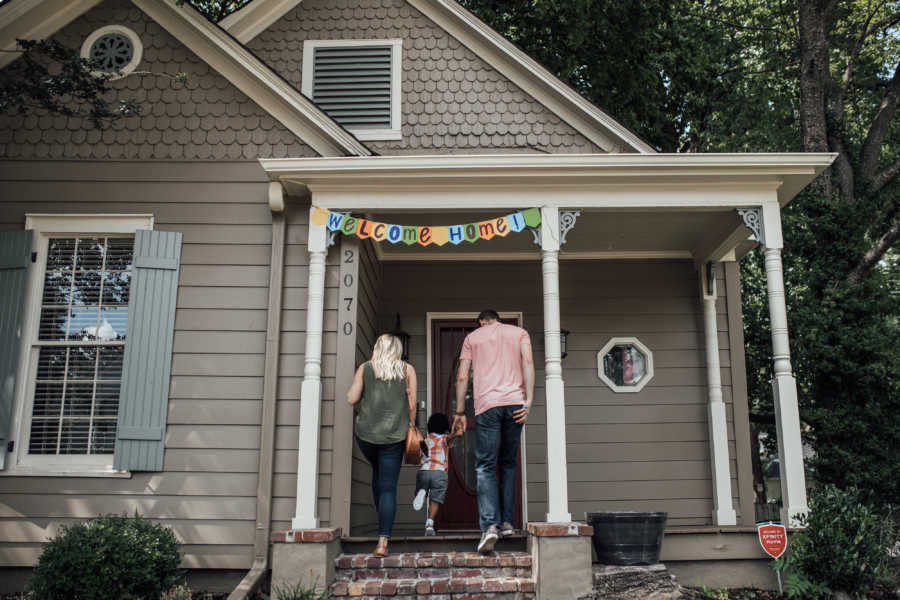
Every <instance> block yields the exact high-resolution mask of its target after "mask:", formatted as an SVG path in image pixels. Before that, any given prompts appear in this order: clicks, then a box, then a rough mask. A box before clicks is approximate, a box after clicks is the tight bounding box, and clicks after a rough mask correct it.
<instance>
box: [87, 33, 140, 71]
mask: <svg viewBox="0 0 900 600" xmlns="http://www.w3.org/2000/svg"><path fill="white" fill-rule="evenodd" d="M90 54H91V60H93V61H94V62H95V63H96V64H97V65H98V66H99V69H100V70H101V71H105V72H107V73H116V72H118V71H121V70H122V69H123V68H125V65H127V64H128V63H129V62H130V61H131V58H132V57H133V56H134V46H133V45H132V44H131V40H129V39H128V38H127V37H125V36H124V35H122V34H119V33H107V34H106V35H104V36H101V37H99V38H98V39H97V41H96V42H94V43H93V44H92V45H91V52H90Z"/></svg>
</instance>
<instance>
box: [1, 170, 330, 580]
mask: <svg viewBox="0 0 900 600" xmlns="http://www.w3.org/2000/svg"><path fill="white" fill-rule="evenodd" d="M69 167H70V165H67V164H51V163H37V162H31V163H27V162H18V163H0V198H2V200H0V228H2V229H3V230H17V229H21V228H22V227H23V226H24V221H25V213H26V212H29V213H132V214H133V213H152V214H153V215H154V216H155V219H156V225H155V228H156V229H158V230H163V231H177V232H181V233H183V235H184V238H183V239H184V245H183V254H182V259H181V270H180V277H179V288H178V299H177V305H176V306H177V308H176V318H175V334H174V343H173V350H174V354H173V358H172V376H171V381H170V384H169V401H168V415H167V430H166V439H165V454H164V461H163V470H162V471H161V472H157V473H135V474H133V476H132V477H131V478H89V477H14V476H6V475H4V476H0V522H2V528H3V531H4V532H5V534H6V535H5V536H4V544H2V546H0V564H3V565H4V566H27V565H31V564H33V563H34V562H35V560H36V559H37V557H38V555H39V554H40V550H41V546H40V543H41V542H43V541H46V540H47V539H48V538H49V537H51V536H52V535H54V534H55V533H56V531H57V530H58V527H59V526H60V525H63V524H66V523H70V522H72V521H73V520H75V519H84V518H88V517H94V516H97V515H98V514H101V513H103V514H109V513H118V514H122V513H133V512H134V511H135V510H137V511H138V512H140V513H141V514H143V515H145V516H147V517H150V518H152V519H156V520H159V521H161V522H163V523H165V524H166V525H169V526H171V527H172V528H173V530H174V531H175V533H176V535H177V536H178V539H179V540H180V541H181V542H182V543H183V544H185V545H184V546H183V552H184V563H183V565H184V566H185V567H189V568H216V569H246V568H248V567H249V566H250V564H251V562H252V558H253V534H254V522H255V517H256V479H257V476H256V473H257V468H258V460H259V455H258V452H259V424H260V415H261V398H262V389H263V363H264V352H265V329H266V306H267V299H268V290H267V286H268V268H269V260H270V249H269V244H270V241H271V240H270V237H271V217H270V214H271V213H270V211H269V208H268V204H267V193H268V183H267V179H266V177H265V175H264V173H263V172H262V169H261V168H260V167H259V165H258V163H256V162H249V163H227V164H222V163H205V164H204V163H167V164H166V165H165V167H164V169H162V172H161V171H160V168H161V166H160V165H159V164H152V163H139V162H135V163H115V162H103V163H81V164H79V165H78V168H77V169H72V168H69ZM290 215H291V225H290V227H289V231H288V235H289V242H288V244H289V245H288V246H287V252H286V261H287V266H286V268H285V279H286V281H287V286H288V287H287V289H286V290H285V307H284V334H283V335H284V338H285V339H284V355H283V356H282V364H281V369H282V380H281V386H280V389H279V397H280V398H281V400H282V401H281V403H280V405H279V407H278V408H279V414H278V422H279V425H280V428H279V432H278V433H279V438H278V444H277V448H278V451H277V453H276V461H275V462H276V471H277V474H276V480H275V491H276V496H277V498H276V515H277V517H276V518H282V519H284V518H290V517H291V516H293V503H294V500H293V498H294V483H293V480H294V479H295V473H296V461H297V459H296V455H297V451H296V447H297V440H296V431H297V427H296V423H297V410H296V404H297V397H298V396H299V381H300V375H301V369H302V349H303V346H302V338H303V333H302V330H303V328H304V326H305V308H306V290H305V286H306V281H307V277H306V265H307V253H306V246H305V242H306V220H305V219H306V217H305V215H306V209H304V208H297V209H293V208H292V209H291V211H290ZM331 292H332V302H331V304H332V305H333V304H334V300H333V299H334V296H333V290H331ZM331 329H332V330H333V324H331ZM333 337H334V336H333V332H332V333H331V334H330V337H328V336H326V371H327V369H328V360H329V358H328V350H327V348H328V346H329V343H330V344H331V345H332V346H333ZM329 340H330V342H329ZM332 352H333V350H332ZM331 368H332V370H333V366H332V367H331ZM326 381H327V380H326ZM332 387H333V386H332ZM326 389H328V384H327V382H326ZM329 393H330V392H329ZM323 462H325V461H323ZM326 464H327V463H326ZM285 499H288V501H285ZM285 504H287V505H289V506H290V507H289V510H288V509H287V507H286V506H284V505H285Z"/></svg>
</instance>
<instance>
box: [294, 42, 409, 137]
mask: <svg viewBox="0 0 900 600" xmlns="http://www.w3.org/2000/svg"><path fill="white" fill-rule="evenodd" d="M348 46H350V47H362V46H391V128H390V129H355V128H351V127H345V129H346V130H347V131H349V132H350V133H352V134H353V135H354V137H356V139H358V140H360V141H393V140H402V139H403V133H402V124H401V122H400V119H401V111H400V107H401V99H402V96H401V94H402V92H403V84H402V81H401V73H402V66H403V40H306V41H304V42H303V67H302V68H303V70H302V72H301V73H300V92H301V93H302V94H303V95H304V96H306V97H307V98H309V99H310V100H312V97H313V90H312V86H313V78H312V73H313V58H314V56H315V49H316V48H320V47H324V48H336V47H348Z"/></svg>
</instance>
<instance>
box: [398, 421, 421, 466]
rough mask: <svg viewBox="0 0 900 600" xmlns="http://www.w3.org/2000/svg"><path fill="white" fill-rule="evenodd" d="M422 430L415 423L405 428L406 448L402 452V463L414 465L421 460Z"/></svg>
mask: <svg viewBox="0 0 900 600" xmlns="http://www.w3.org/2000/svg"><path fill="white" fill-rule="evenodd" d="M423 441H424V439H423V438H422V432H421V431H419V428H418V427H416V426H415V425H410V426H409V427H407V428H406V450H405V451H404V452H403V464H406V465H416V466H418V465H419V463H421V462H422V446H423V443H422V442H423Z"/></svg>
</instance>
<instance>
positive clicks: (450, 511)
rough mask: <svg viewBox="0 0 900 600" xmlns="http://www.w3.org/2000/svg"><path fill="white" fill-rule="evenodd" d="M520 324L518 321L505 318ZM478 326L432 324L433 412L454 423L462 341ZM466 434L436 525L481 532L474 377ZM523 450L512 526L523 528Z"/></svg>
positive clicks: (455, 453) (457, 444) (455, 451)
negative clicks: (476, 470)
mask: <svg viewBox="0 0 900 600" xmlns="http://www.w3.org/2000/svg"><path fill="white" fill-rule="evenodd" d="M502 321H503V322H504V323H510V324H513V325H518V324H519V323H518V319H502ZM476 327H478V323H477V322H476V321H475V320H474V319H446V320H433V321H432V322H431V339H432V348H433V349H434V352H433V357H432V360H433V361H434V363H433V365H432V371H431V372H432V377H433V379H432V384H431V385H432V387H431V389H432V394H433V397H432V403H431V405H432V408H431V410H432V412H442V413H444V414H445V415H447V418H448V419H449V420H450V422H451V423H452V422H453V414H454V413H455V412H456V373H457V367H458V364H459V353H460V351H461V350H462V344H463V340H465V339H466V336H467V335H468V334H469V332H471V331H473V330H474V329H475V328H476ZM466 417H467V421H468V422H467V429H466V434H465V435H464V436H462V437H460V438H456V439H455V440H454V442H453V448H452V449H451V450H450V460H449V485H448V488H447V498H446V501H445V502H444V505H443V506H442V507H441V510H440V511H439V512H438V517H437V522H436V523H435V526H436V527H437V528H438V531H440V530H448V529H451V530H452V529H456V530H459V529H479V525H478V495H477V492H476V483H475V406H474V399H473V396H472V378H471V377H470V378H469V389H468V391H467V393H466ZM521 456H522V451H521V449H520V450H519V458H518V460H517V463H518V464H517V472H516V517H515V521H516V522H515V523H513V525H514V526H515V527H517V528H521V527H522V466H521Z"/></svg>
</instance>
